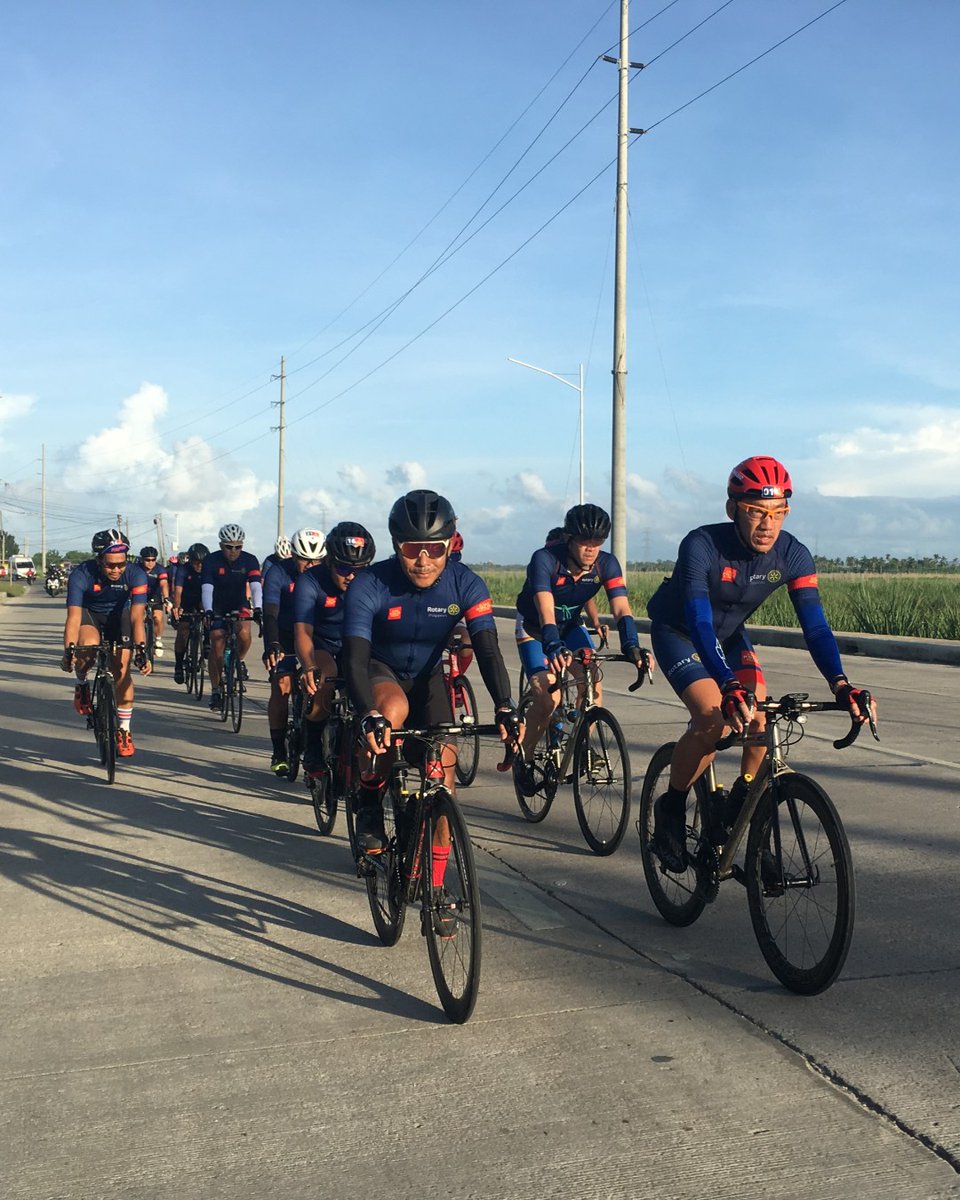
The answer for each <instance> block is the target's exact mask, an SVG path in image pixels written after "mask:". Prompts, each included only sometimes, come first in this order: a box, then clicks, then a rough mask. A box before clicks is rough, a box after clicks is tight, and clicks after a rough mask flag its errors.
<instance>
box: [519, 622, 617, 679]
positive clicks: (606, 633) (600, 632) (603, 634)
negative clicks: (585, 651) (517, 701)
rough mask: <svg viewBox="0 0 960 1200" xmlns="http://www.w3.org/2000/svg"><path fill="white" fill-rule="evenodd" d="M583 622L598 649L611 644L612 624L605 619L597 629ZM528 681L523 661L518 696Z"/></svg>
mask: <svg viewBox="0 0 960 1200" xmlns="http://www.w3.org/2000/svg"><path fill="white" fill-rule="evenodd" d="M582 624H583V628H584V629H586V631H587V632H588V633H589V634H590V636H591V638H596V639H597V645H596V646H595V647H594V648H595V649H596V650H606V648H607V646H608V645H609V644H610V626H609V625H607V624H606V623H605V622H604V621H601V622H600V623H599V625H597V627H596V628H595V629H594V628H591V626H589V625H587V623H586V621H584V622H583V623H582ZM528 683H529V680H528V679H527V672H526V671H525V670H524V667H523V664H522V663H521V664H520V675H519V677H518V679H517V695H518V696H522V695H523V694H524V692H525V691H526V690H527V685H528Z"/></svg>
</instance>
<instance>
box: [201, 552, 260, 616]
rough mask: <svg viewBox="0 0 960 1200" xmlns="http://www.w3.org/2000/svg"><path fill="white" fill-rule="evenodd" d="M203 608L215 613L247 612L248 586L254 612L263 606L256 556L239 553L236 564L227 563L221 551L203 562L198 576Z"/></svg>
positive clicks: (258, 565)
mask: <svg viewBox="0 0 960 1200" xmlns="http://www.w3.org/2000/svg"><path fill="white" fill-rule="evenodd" d="M200 584H201V589H200V590H201V596H202V600H203V607H204V608H205V609H210V610H212V611H213V612H215V613H218V614H221V613H228V612H239V610H240V609H242V608H249V607H250V601H248V599H247V585H248V584H249V585H250V596H251V599H252V602H253V607H254V608H260V607H262V605H263V583H262V580H261V578H260V563H259V561H258V560H257V558H256V556H255V555H253V554H249V553H248V552H247V551H246V550H241V551H240V553H239V554H238V555H237V558H236V561H235V562H230V561H229V559H228V558H227V556H226V555H225V554H224V553H223V551H222V550H214V552H213V553H212V554H208V555H207V557H206V558H205V559H204V560H203V571H202V573H201V576H200Z"/></svg>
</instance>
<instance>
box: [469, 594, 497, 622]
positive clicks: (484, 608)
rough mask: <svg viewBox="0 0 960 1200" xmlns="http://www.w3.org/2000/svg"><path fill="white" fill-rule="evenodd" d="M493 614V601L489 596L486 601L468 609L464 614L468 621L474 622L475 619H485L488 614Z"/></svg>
mask: <svg viewBox="0 0 960 1200" xmlns="http://www.w3.org/2000/svg"><path fill="white" fill-rule="evenodd" d="M492 612H493V601H492V600H491V599H490V597H489V596H488V597H487V598H486V600H481V601H480V603H479V604H475V605H474V606H473V608H468V609H467V611H466V612H465V613H464V614H463V615H464V616H465V617H466V619H467V620H468V621H472V620H473V619H474V617H485V616H486V615H487V613H492Z"/></svg>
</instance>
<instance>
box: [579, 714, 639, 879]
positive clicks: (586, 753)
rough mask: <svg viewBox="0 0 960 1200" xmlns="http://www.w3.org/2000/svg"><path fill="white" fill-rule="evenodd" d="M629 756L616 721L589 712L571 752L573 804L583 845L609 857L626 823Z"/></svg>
mask: <svg viewBox="0 0 960 1200" xmlns="http://www.w3.org/2000/svg"><path fill="white" fill-rule="evenodd" d="M631 787H632V777H631V774H630V755H629V754H628V753H627V745H626V742H625V741H624V737H623V730H622V729H621V728H620V723H619V721H618V720H617V718H616V717H615V716H614V715H613V714H612V713H611V712H609V711H608V710H607V709H605V708H592V709H590V711H589V712H588V713H587V714H586V716H585V717H584V718H583V721H582V722H581V724H580V728H579V729H578V730H577V740H576V742H575V744H574V748H573V804H574V807H575V808H576V810H577V820H578V821H579V822H580V831H581V832H582V834H583V836H584V838H585V840H586V843H587V845H588V846H589V847H590V849H591V850H592V851H593V852H594V854H599V855H601V856H606V855H608V854H612V853H613V852H614V850H616V848H617V847H618V846H619V845H620V842H621V841H622V840H623V835H624V833H626V830H627V822H628V821H629V820H630V795H631Z"/></svg>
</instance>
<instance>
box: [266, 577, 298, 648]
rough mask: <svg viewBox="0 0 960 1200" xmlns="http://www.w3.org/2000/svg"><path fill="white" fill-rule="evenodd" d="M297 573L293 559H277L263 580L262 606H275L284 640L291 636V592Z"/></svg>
mask: <svg viewBox="0 0 960 1200" xmlns="http://www.w3.org/2000/svg"><path fill="white" fill-rule="evenodd" d="M298 575H299V571H298V570H297V563H296V560H295V559H293V558H278V559H276V560H275V561H274V563H273V566H271V567H270V568H269V570H268V571H267V573H266V575H265V576H264V578H263V606H264V608H266V607H267V605H276V608H277V625H278V626H279V628H280V632H281V634H285V635H286V637H285V639H284V640H287V639H288V638H290V637H292V636H293V591H294V587H295V585H296V582H297V577H298Z"/></svg>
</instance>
